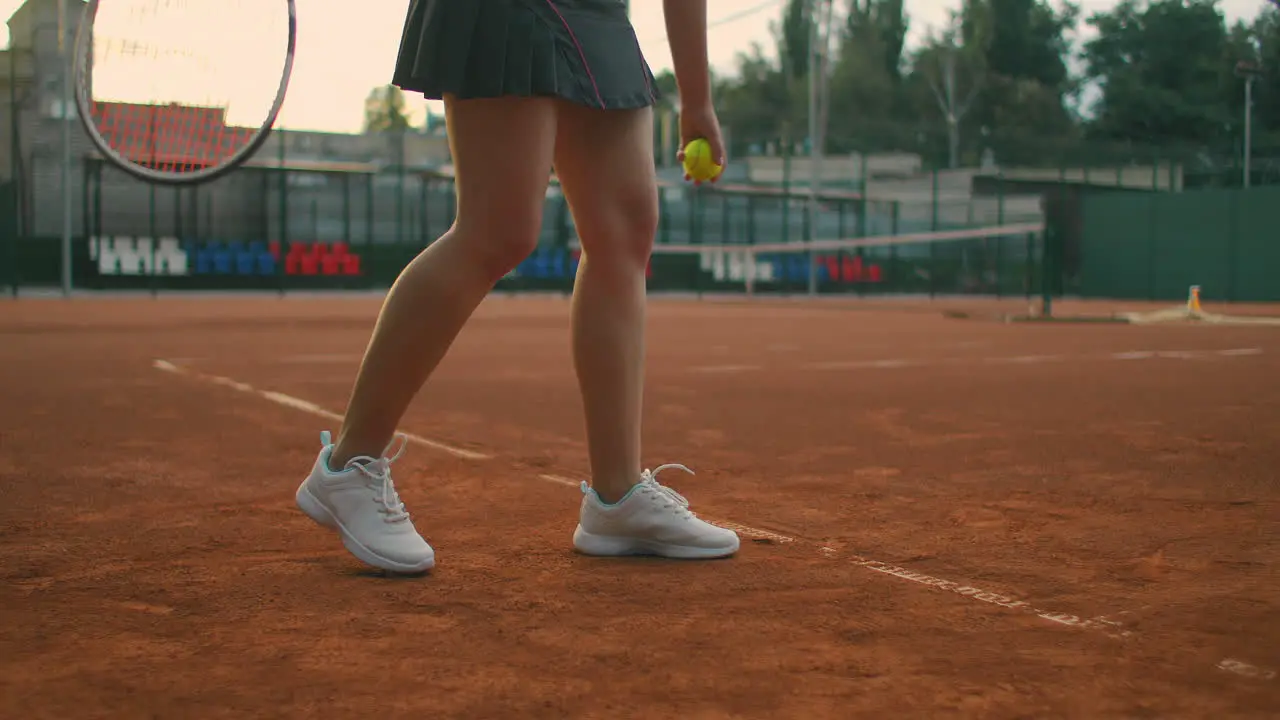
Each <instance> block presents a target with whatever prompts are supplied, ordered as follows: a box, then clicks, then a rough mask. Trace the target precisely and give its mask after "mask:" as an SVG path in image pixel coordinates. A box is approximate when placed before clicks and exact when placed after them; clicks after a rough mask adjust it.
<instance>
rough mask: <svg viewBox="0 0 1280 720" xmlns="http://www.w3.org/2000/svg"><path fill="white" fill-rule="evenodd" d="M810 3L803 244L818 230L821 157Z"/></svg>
mask: <svg viewBox="0 0 1280 720" xmlns="http://www.w3.org/2000/svg"><path fill="white" fill-rule="evenodd" d="M819 2H821V0H810V2H809V64H808V65H809V67H808V75H809V202H808V211H809V218H808V219H809V222H808V223H807V226H808V231H807V233H806V237H805V239H804V240H805V243H806V244H809V243H812V242H813V239H814V235H815V234H816V233H817V229H818V173H819V172H820V171H821V163H822V158H821V157H820V156H819V155H818V152H819V150H818V12H819V10H818V3H819ZM817 293H818V256H817V255H816V254H814V252H813V248H812V246H810V247H809V294H810V295H816V294H817Z"/></svg>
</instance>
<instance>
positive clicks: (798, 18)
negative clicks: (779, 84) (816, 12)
mask: <svg viewBox="0 0 1280 720" xmlns="http://www.w3.org/2000/svg"><path fill="white" fill-rule="evenodd" d="M813 22H814V18H813V2H812V0H787V7H786V10H784V11H783V14H782V24H781V26H777V25H775V26H774V28H773V32H774V36H775V39H776V40H777V42H778V58H779V60H780V61H781V63H782V71H783V72H784V73H786V75H787V77H788V79H790V80H799V79H801V78H804V77H806V76H807V75H808V74H809V38H810V35H811V33H812V32H813Z"/></svg>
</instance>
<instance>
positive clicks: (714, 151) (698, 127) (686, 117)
mask: <svg viewBox="0 0 1280 720" xmlns="http://www.w3.org/2000/svg"><path fill="white" fill-rule="evenodd" d="M699 138H701V139H703V140H706V141H707V144H708V145H710V146H711V159H712V161H713V162H715V164H716V165H719V166H720V169H721V172H723V171H724V164H725V159H726V158H725V150H724V137H723V136H722V135H721V133H720V120H719V119H718V118H716V110H715V108H714V107H712V105H711V103H710V102H704V103H699V104H698V105H696V106H694V107H688V106H685V107H681V109H680V151H679V152H678V153H676V159H677V160H679V161H680V162H681V163H684V149H685V147H686V146H687V145H688V144H689V143H691V142H693V141H694V140H697V139H699ZM684 179H685V180H693V178H691V177H689V175H688V174H685V176H684ZM719 179H720V173H716V176H715V177H713V178H711V182H715V181H717V180H719ZM694 184H695V185H701V184H702V182H701V181H699V180H694Z"/></svg>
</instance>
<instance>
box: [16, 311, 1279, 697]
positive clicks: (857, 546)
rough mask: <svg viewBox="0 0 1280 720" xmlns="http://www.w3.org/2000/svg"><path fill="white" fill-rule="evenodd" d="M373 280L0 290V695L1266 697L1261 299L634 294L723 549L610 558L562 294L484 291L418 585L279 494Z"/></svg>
mask: <svg viewBox="0 0 1280 720" xmlns="http://www.w3.org/2000/svg"><path fill="white" fill-rule="evenodd" d="M379 302H380V298H379V297H376V296H373V295H367V296H363V297H338V296H330V297H301V296H289V297H286V298H283V299H280V298H276V297H268V296H248V297H245V296H223V297H217V296H206V297H178V298H170V297H164V298H162V299H161V300H160V301H156V300H152V299H150V298H132V299H131V298H122V297H114V298H96V299H95V298H84V299H74V300H70V301H62V300H20V301H10V302H3V303H0V367H3V368H4V371H3V374H0V393H2V397H3V403H2V404H0V482H2V483H3V488H4V502H3V503H0V573H2V575H3V583H0V623H2V625H3V635H2V639H0V687H2V688H3V692H2V693H0V698H2V699H0V717H6V718H72V717H75V718H81V717H113V718H142V717H147V718H150V717H156V718H196V717H199V718H205V717H227V718H248V717H282V718H284V717H375V716H376V717H405V718H506V717H511V718H578V717H583V718H588V717H590V718H595V717H601V718H731V717H735V718H804V719H813V718H832V717H839V718H847V717H922V716H930V717H936V716H943V717H946V716H973V717H993V718H1006V717H1009V718H1012V717H1037V718H1051V717H1196V718H1200V717H1205V718H1209V717H1212V718H1220V717H1268V716H1270V717H1274V716H1275V715H1276V713H1278V712H1280V679H1278V678H1277V671H1278V670H1280V598H1278V595H1280V589H1278V588H1280V585H1278V583H1277V581H1278V580H1280V574H1278V569H1280V483H1278V482H1277V473H1278V471H1280V441H1278V440H1277V438H1280V381H1278V380H1277V377H1278V371H1280V328H1276V327H1258V326H1255V327H1247V326H1208V325H1186V324H1182V325H1171V324H1164V325H1150V326H1134V325H1119V324H1099V323H1092V324H1090V323H1079V324H1072V323H1058V324H1049V323H1042V324H1032V323H1014V324H1005V323H1000V322H994V321H991V320H989V319H985V318H984V317H983V315H984V313H985V311H986V310H989V309H991V308H992V307H994V305H984V303H983V301H974V302H970V303H968V305H970V306H972V308H971V309H973V310H975V312H974V316H973V317H970V318H969V319H957V318H954V317H950V318H949V317H944V315H943V313H942V312H941V310H942V309H946V308H948V307H953V306H954V305H955V304H954V303H952V304H950V305H949V304H948V303H946V302H943V301H939V302H937V303H934V304H932V305H930V304H928V303H920V304H918V305H915V306H912V304H911V303H903V302H887V301H886V302H877V301H865V302H860V303H859V302H852V303H843V304H842V303H804V302H789V301H779V300H773V301H755V302H710V301H703V302H698V301H693V300H676V299H664V298H655V299H654V300H653V302H652V305H651V311H650V325H649V327H650V332H649V341H648V342H649V362H650V364H649V375H648V386H647V406H646V412H647V431H646V451H645V457H646V461H647V464H648V465H649V466H650V467H653V466H656V465H658V464H662V463H666V462H680V463H684V464H687V465H689V466H690V467H692V468H693V469H694V470H695V471H696V472H697V473H698V474H697V475H696V476H694V477H689V476H684V475H681V474H679V473H676V474H674V475H675V476H674V477H670V478H666V479H667V480H669V481H670V482H671V483H672V484H673V485H674V486H675V487H676V488H677V489H678V490H680V491H681V492H683V493H684V494H686V495H687V496H689V497H690V498H691V500H692V502H693V505H694V508H695V509H696V510H698V511H699V512H700V513H702V514H704V515H706V516H708V517H711V518H715V519H718V520H725V521H730V522H732V523H736V524H737V528H738V529H739V531H740V532H741V534H742V536H743V540H744V544H743V548H742V551H741V553H740V554H739V555H738V556H737V557H736V558H734V559H732V560H727V561H715V562H676V561H660V560H652V559H617V560H608V559H606V560H602V559H591V558H586V557H581V556H578V555H576V554H574V552H573V551H572V549H571V545H570V535H571V534H572V531H573V527H574V523H575V518H576V517H577V516H576V512H577V510H576V508H577V505H578V502H579V499H580V495H579V492H578V490H577V488H576V484H577V482H578V481H579V480H581V479H582V476H583V473H584V468H585V467H586V457H585V450H584V445H583V442H582V432H581V420H580V406H579V400H578V396H577V388H576V383H575V380H574V376H573V372H572V367H571V364H570V356H569V340H568V303H567V301H566V300H564V299H562V298H537V297H528V296H524V297H519V298H512V297H494V298H492V299H490V300H489V301H487V302H486V303H485V305H484V306H483V307H482V308H481V310H480V312H479V313H478V315H477V317H476V318H475V319H474V321H473V322H472V324H471V325H470V326H469V327H468V328H467V329H466V330H465V331H464V333H463V335H462V337H461V339H460V340H459V341H458V343H457V345H456V346H455V348H454V350H453V352H452V353H451V355H450V356H449V357H448V358H447V359H446V361H445V363H444V365H443V366H442V367H441V369H440V371H439V372H438V373H437V375H436V377H435V378H434V379H433V381H432V382H431V384H430V385H428V387H427V389H426V391H425V392H424V393H423V394H422V395H421V396H420V397H419V398H418V400H417V401H416V402H415V404H414V406H413V407H412V408H411V410H410V412H409V415H408V417H407V418H406V421H405V424H404V426H403V428H402V430H404V431H405V432H408V433H411V434H412V436H413V437H414V442H413V443H412V445H411V447H410V452H409V453H408V454H407V455H406V456H405V457H404V458H403V459H402V460H401V461H400V462H399V463H398V464H397V469H396V473H397V474H396V477H397V480H398V483H397V484H398V488H399V489H400V492H401V494H402V496H403V498H404V500H405V502H406V503H407V505H408V507H409V509H410V510H411V511H412V512H413V516H414V520H415V522H416V523H417V524H418V527H419V528H421V529H422V531H423V534H424V535H425V536H426V538H427V539H428V540H429V541H430V542H431V543H432V544H433V545H434V546H435V548H436V550H437V552H438V553H439V565H438V566H437V568H436V569H435V570H434V571H433V572H432V573H430V574H429V575H426V576H421V577H412V578H403V577H393V576H383V575H381V574H379V573H375V572H370V571H369V570H367V569H366V568H365V567H364V566H362V565H360V564H359V563H358V561H356V560H355V559H354V558H352V557H351V556H350V555H349V554H348V553H347V552H346V551H345V550H344V549H343V547H342V546H341V544H340V543H339V542H338V541H337V539H336V538H335V537H333V536H332V535H330V534H328V533H326V532H324V531H323V530H321V529H320V528H318V527H316V526H315V524H314V523H312V522H311V521H310V520H308V519H307V518H305V517H304V516H303V515H302V514H301V513H300V512H299V511H298V510H297V509H296V507H295V506H294V502H293V493H294V490H295V489H296V487H297V484H298V483H299V482H300V481H301V479H302V477H303V475H304V473H305V472H306V470H307V468H308V467H310V464H311V462H312V460H313V459H314V453H315V450H316V446H317V443H318V442H319V432H320V431H321V430H323V429H326V428H329V429H333V430H337V427H338V419H337V413H340V412H341V411H342V409H343V407H344V403H345V401H346V397H347V392H348V390H349V383H350V382H351V380H352V377H353V372H354V370H355V368H356V365H357V363H358V361H359V354H360V353H361V351H362V350H363V348H364V344H365V342H366V340H367V338H368V334H369V331H370V328H371V325H372V322H373V320H374V318H375V316H376V313H377V310H378V306H379ZM1058 307H1059V308H1060V309H1061V311H1065V312H1068V313H1069V312H1070V311H1071V309H1072V307H1071V304H1070V303H1063V304H1061V305H1059V306H1058ZM1080 307H1083V306H1080ZM1023 309H1025V305H1024V307H1023Z"/></svg>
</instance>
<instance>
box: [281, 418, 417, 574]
mask: <svg viewBox="0 0 1280 720" xmlns="http://www.w3.org/2000/svg"><path fill="white" fill-rule="evenodd" d="M397 444H399V448H398V449H396V451H395V454H391V453H390V451H391V449H392V448H393V447H395V446H396V445H397ZM407 444H408V440H407V438H405V436H404V435H397V436H396V438H395V439H394V440H392V441H391V444H390V445H388V446H387V449H386V451H385V452H384V454H383V457H380V458H371V457H363V456H362V457H356V458H352V459H351V460H350V461H348V462H347V465H346V467H344V468H343V469H342V470H341V471H339V472H333V471H331V470H330V469H329V456H330V455H332V454H333V448H334V446H333V444H332V442H331V440H330V435H329V432H328V431H327V430H326V431H325V432H322V433H320V445H321V448H320V455H319V456H318V457H317V458H316V464H315V466H314V467H312V468H311V475H310V476H309V477H307V479H306V480H303V481H302V485H301V486H299V487H298V493H297V495H296V498H297V501H298V507H299V508H301V509H302V512H304V513H306V514H307V515H308V516H309V517H310V518H311V519H312V520H315V521H316V522H318V523H320V524H321V525H323V526H325V527H327V528H331V529H333V530H337V531H338V534H339V535H341V536H342V544H343V545H345V546H346V547H347V550H350V551H351V554H352V555H355V556H356V557H357V558H359V559H360V560H361V561H363V562H365V563H368V564H369V565H372V566H374V567H376V568H381V569H383V570H389V571H391V572H401V573H420V572H423V571H426V570H429V569H431V568H432V567H433V566H434V565H435V564H436V554H435V551H434V550H432V549H431V546H430V545H428V544H427V541H426V540H423V539H422V536H421V535H419V534H418V531H417V530H416V529H414V527H413V523H412V522H410V520H409V513H408V512H407V511H406V510H405V509H404V503H402V502H400V495H399V494H398V493H396V487H395V484H394V483H392V482H391V463H393V462H395V461H396V459H397V458H399V457H400V455H402V454H403V453H404V449H405V446H406V445H407Z"/></svg>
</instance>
